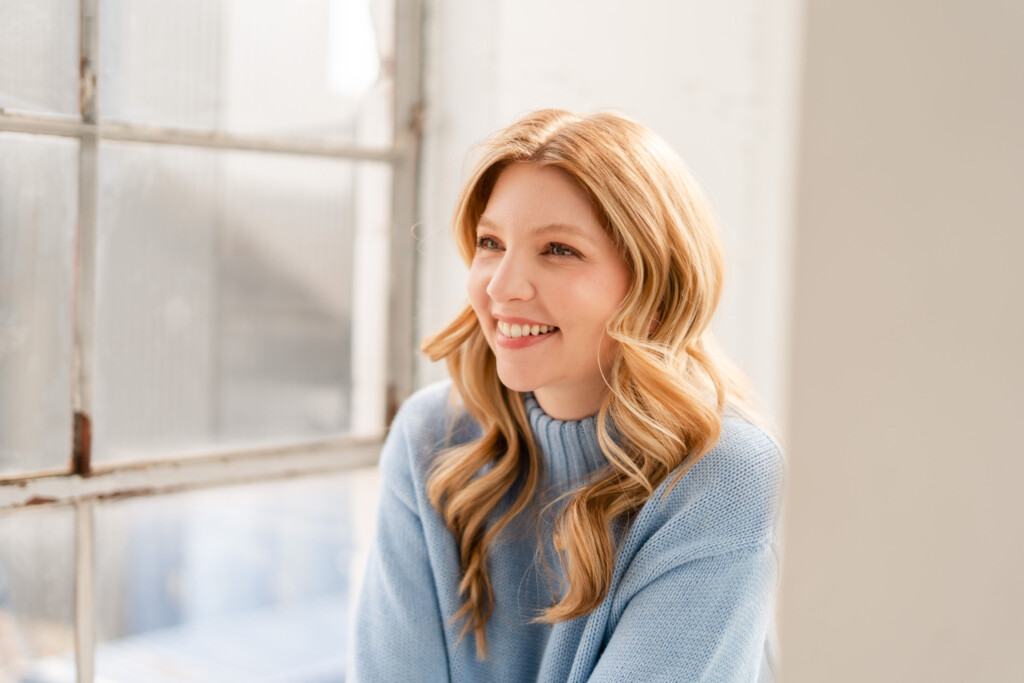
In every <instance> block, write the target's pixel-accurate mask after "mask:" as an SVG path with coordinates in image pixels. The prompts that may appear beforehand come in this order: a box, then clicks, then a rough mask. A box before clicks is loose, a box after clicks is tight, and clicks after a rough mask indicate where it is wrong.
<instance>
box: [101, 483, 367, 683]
mask: <svg viewBox="0 0 1024 683" xmlns="http://www.w3.org/2000/svg"><path fill="white" fill-rule="evenodd" d="M374 477H375V474H374V473H373V472H372V471H367V470H361V471H356V472H352V473H349V474H346V475H344V476H331V477H321V478H317V479H315V480H314V479H302V480H294V481H289V482H284V483H272V484H261V485H252V486H244V487H232V488H225V489H216V490H210V491H200V492H194V493H188V494H177V495H170V496H161V497H157V498H145V499H134V500H126V501H120V502H115V503H107V504H104V505H102V506H99V507H98V508H97V516H96V533H97V541H96V557H97V577H98V583H97V598H96V604H97V606H98V607H97V617H96V619H97V621H96V627H97V640H98V645H97V651H96V678H97V680H103V681H108V682H110V683H121V682H123V683H136V682H137V681H146V682H147V683H162V682H164V681H167V682H170V681H175V682H182V681H187V682H190V683H198V682H200V681H202V682H209V683H233V682H235V681H237V682H238V683H259V682H261V681H267V682H270V681H275V682H276V681H289V682H290V683H304V682H306V681H308V682H310V683H312V682H314V681H315V682H316V683H327V682H329V681H342V680H343V679H344V669H345V659H346V642H347V637H346V633H347V624H348V621H349V604H350V599H351V596H353V595H354V591H353V590H352V589H351V587H352V580H353V578H354V577H355V576H356V574H357V573H358V571H359V568H360V567H361V566H362V562H363V560H364V557H365V551H366V548H367V547H368V542H369V538H370V536H371V533H370V531H369V529H368V528H367V527H368V526H370V527H371V528H372V523H373V520H372V519H370V518H369V516H368V515H367V514H366V512H365V510H372V509H373V502H372V501H370V500H367V499H366V495H367V494H366V491H373V490H376V486H375V483H374Z"/></svg>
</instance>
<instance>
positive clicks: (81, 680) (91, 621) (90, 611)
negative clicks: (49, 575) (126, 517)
mask: <svg viewBox="0 0 1024 683" xmlns="http://www.w3.org/2000/svg"><path fill="white" fill-rule="evenodd" d="M93 506H94V504H93V501H91V500H83V501H79V502H78V503H76V504H75V660H76V663H77V670H78V678H77V681H78V683H92V681H93V673H94V666H95V652H96V614H95V612H96V602H95V592H96V581H95V567H96V562H95V534H94V528H95V527H94V525H95V521H94V519H93Z"/></svg>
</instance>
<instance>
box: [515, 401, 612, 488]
mask: <svg viewBox="0 0 1024 683" xmlns="http://www.w3.org/2000/svg"><path fill="white" fill-rule="evenodd" d="M523 405H524V406H525V408H526V416H527V418H528V419H529V420H530V428H531V429H532V430H533V436H534V439H536V441H537V445H538V446H539V447H540V450H541V453H542V454H543V458H544V463H545V467H546V469H547V478H548V485H549V486H554V487H559V488H561V487H564V486H567V485H575V484H579V483H580V482H582V481H583V479H584V478H585V477H586V476H587V475H589V474H590V473H591V472H593V471H595V470H596V469H598V468H599V467H601V466H603V465H605V464H607V460H606V459H605V457H604V454H603V453H601V447H600V446H599V445H598V441H597V416H596V415H592V416H590V417H585V418H583V419H582V420H556V419H555V418H553V417H551V416H550V415H548V414H547V413H545V412H544V409H543V408H541V407H540V404H539V403H538V402H537V399H536V398H534V396H533V393H532V392H529V393H525V394H523Z"/></svg>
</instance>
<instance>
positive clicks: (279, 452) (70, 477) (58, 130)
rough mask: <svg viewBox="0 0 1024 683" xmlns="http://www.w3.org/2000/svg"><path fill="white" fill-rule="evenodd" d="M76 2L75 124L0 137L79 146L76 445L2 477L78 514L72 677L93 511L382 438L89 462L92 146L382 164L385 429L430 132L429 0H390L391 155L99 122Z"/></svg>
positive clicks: (95, 56) (35, 120)
mask: <svg viewBox="0 0 1024 683" xmlns="http://www.w3.org/2000/svg"><path fill="white" fill-rule="evenodd" d="M100 1H101V0H80V9H81V15H80V23H79V29H80V36H79V49H80V57H81V59H80V64H81V69H80V73H79V90H80V100H79V101H80V118H71V117H66V116H61V115H47V114H38V115H36V114H21V113H12V112H6V111H4V110H2V109H0V132H3V133H7V132H14V133H28V134H39V135H48V136H60V137H69V138H76V139H78V140H79V144H80V149H79V169H78V171H79V172H78V178H79V192H78V220H77V223H76V227H75V236H74V239H75V247H74V250H75V273H74V277H73V283H74V285H73V286H74V291H73V295H72V310H73V311H74V320H73V323H72V324H73V358H72V387H71V409H72V411H73V417H74V420H73V425H74V433H73V439H72V441H73V443H71V444H69V460H68V466H67V467H66V468H54V469H48V470H40V471H32V472H20V473H15V474H5V475H0V514H4V515H6V514H17V512H18V511H20V510H25V509H28V508H35V507H40V506H43V507H60V508H68V507H70V508H72V509H73V510H74V517H75V523H74V527H75V569H74V573H75V623H74V630H75V650H76V653H75V654H76V667H77V680H78V681H80V683H91V682H92V681H93V679H94V653H95V646H96V642H95V631H94V618H93V615H94V609H95V603H94V589H95V575H94V572H95V561H94V556H95V549H94V540H95V538H94V506H95V504H97V503H98V502H102V501H106V500H111V499H121V498H128V497H138V496H155V495H161V494H166V493H173V492H181V491H188V490H197V489H202V488H215V487H221V486H227V485H232V484H239V483H250V482H260V481H274V480H284V479H288V478H291V477H300V476H315V475H323V474H330V473H338V472H344V471H347V470H351V469H354V468H358V467H366V466H371V465H373V464H375V463H376V462H377V458H378V455H379V452H380V447H381V445H382V444H383V439H384V431H383V430H381V431H379V432H376V433H371V434H360V435H352V436H340V437H332V438H325V439H323V438H322V439H307V440H298V441H296V440H292V441H289V442H287V443H280V444H274V445H255V446H253V447H251V448H231V449H224V448H221V449H217V448H210V449H206V450H205V451H203V452H201V453H190V454H179V455H177V456H175V455H170V456H168V457H166V458H164V459H161V460H155V461H146V462H131V463H115V464H111V465H99V466H94V465H93V464H92V462H91V457H90V447H91V415H92V413H93V384H94V379H93V376H94V367H93V363H94V357H95V356H94V353H93V351H94V343H95V342H94V334H95V330H94V318H95V282H96V254H95V247H96V229H97V226H96V210H97V196H98V189H99V188H98V173H97V149H98V144H99V141H100V140H120V141H131V142H146V143H154V144H171V145H179V146H186V147H194V148H217V149H226V150H247V151H258V152H267V153H285V154H289V155H307V156H316V157H322V158H331V159H339V160H351V161H372V162H380V163H386V164H388V165H390V167H391V170H392V183H391V189H392V198H391V228H390V235H389V238H390V242H389V256H388V259H389V272H388V278H387V280H388V292H387V305H388V311H387V316H386V320H385V323H384V324H385V326H386V330H385V336H384V338H385V339H387V349H386V351H385V356H384V362H385V376H384V387H383V391H381V392H379V393H380V394H381V395H382V396H384V397H385V401H386V405H385V406H382V408H383V410H382V412H383V414H384V415H385V416H386V422H387V423H388V424H389V423H390V421H391V418H392V417H393V416H394V414H395V412H397V408H398V406H399V405H400V403H401V401H402V400H404V399H405V398H406V397H407V396H408V395H409V394H411V393H412V389H413V383H414V369H415V365H414V362H415V359H414V349H415V333H416V330H415V328H414V317H413V309H414V295H415V292H414V286H415V281H416V266H417V259H416V249H415V241H414V236H413V234H412V231H411V226H413V224H414V223H415V217H416V208H417V203H418V189H419V158H420V146H421V137H422V127H423V113H424V104H423V93H422V80H423V79H422V64H423V54H422V49H423V0H392V2H394V12H395V14H394V16H395V25H394V31H395V36H394V37H395V63H394V70H395V72H394V101H393V107H394V110H393V113H394V134H393V138H392V145H391V147H390V148H385V149H375V148H366V147H361V146H358V145H351V144H338V143H333V142H327V141H322V142H321V141H315V140H313V141H310V140H290V139H282V138H276V137H273V136H254V135H236V134H230V133H222V132H214V133H207V132H195V131H190V130H184V129H175V128H164V127H154V126H144V125H134V124H123V123H103V122H101V121H100V120H99V117H98V111H97V96H98V86H97V74H98V73H99V66H100V65H99V59H100V58H101V55H100V54H99V38H100V36H99V14H98V13H99V3H100Z"/></svg>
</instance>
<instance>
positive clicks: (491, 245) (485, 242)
mask: <svg viewBox="0 0 1024 683" xmlns="http://www.w3.org/2000/svg"><path fill="white" fill-rule="evenodd" d="M476 248H477V249H500V248H501V245H500V244H498V242H497V241H496V240H495V239H494V238H493V237H477V238H476Z"/></svg>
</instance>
